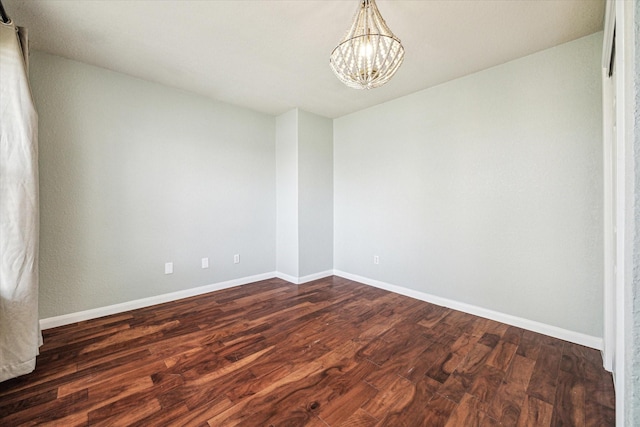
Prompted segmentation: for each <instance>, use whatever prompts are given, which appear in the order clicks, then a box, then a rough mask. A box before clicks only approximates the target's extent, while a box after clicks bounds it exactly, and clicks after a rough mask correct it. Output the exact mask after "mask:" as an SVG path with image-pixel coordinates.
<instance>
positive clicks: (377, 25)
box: [329, 0, 404, 89]
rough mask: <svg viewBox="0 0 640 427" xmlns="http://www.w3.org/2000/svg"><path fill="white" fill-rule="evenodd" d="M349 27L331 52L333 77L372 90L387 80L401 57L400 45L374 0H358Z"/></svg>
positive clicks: (402, 54) (396, 67)
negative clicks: (358, 2) (334, 74)
mask: <svg viewBox="0 0 640 427" xmlns="http://www.w3.org/2000/svg"><path fill="white" fill-rule="evenodd" d="M359 1H360V7H359V8H358V12H357V13H356V16H355V18H354V21H353V25H352V26H351V29H350V30H349V32H348V33H347V35H346V36H345V37H344V39H343V40H342V41H341V42H340V44H339V45H338V46H337V47H336V48H335V49H333V52H331V58H330V60H329V64H330V66H331V69H332V70H333V72H334V73H336V76H338V78H339V79H340V81H342V82H343V83H344V84H346V85H347V86H349V87H352V88H354V89H373V88H376V87H380V86H382V85H383V84H385V83H386V82H388V81H389V80H390V79H391V77H393V75H394V74H395V73H396V71H398V68H399V67H400V64H402V60H403V59H404V47H402V44H401V43H400V39H399V38H397V37H396V36H394V35H393V33H392V32H391V30H390V29H389V27H387V24H386V23H385V22H384V19H383V18H382V15H380V11H379V10H378V7H377V6H376V2H375V0H359Z"/></svg>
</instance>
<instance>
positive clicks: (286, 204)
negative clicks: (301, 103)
mask: <svg viewBox="0 0 640 427" xmlns="http://www.w3.org/2000/svg"><path fill="white" fill-rule="evenodd" d="M276 185H277V190H276V197H277V206H278V207H277V215H276V218H277V219H276V221H277V226H276V233H277V234H276V235H277V238H276V240H277V243H276V248H277V258H276V267H277V270H278V272H280V273H284V274H287V275H289V276H292V277H298V270H299V265H298V264H299V262H298V258H299V251H298V110H291V111H288V112H286V113H284V114H282V115H280V116H278V117H277V118H276Z"/></svg>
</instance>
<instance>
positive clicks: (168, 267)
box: [164, 262, 173, 274]
mask: <svg viewBox="0 0 640 427" xmlns="http://www.w3.org/2000/svg"><path fill="white" fill-rule="evenodd" d="M164 274H173V263H172V262H165V263H164Z"/></svg>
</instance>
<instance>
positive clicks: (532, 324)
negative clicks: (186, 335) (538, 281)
mask: <svg viewBox="0 0 640 427" xmlns="http://www.w3.org/2000/svg"><path fill="white" fill-rule="evenodd" d="M332 275H336V276H340V277H344V278H345V279H349V280H353V281H356V282H360V283H364V284H366V285H370V286H374V287H376V288H380V289H384V290H387V291H390V292H394V293H397V294H400V295H405V296H408V297H411V298H416V299H419V300H421V301H426V302H429V303H432V304H436V305H441V306H444V307H448V308H452V309H454V310H459V311H463V312H465V313H469V314H473V315H476V316H480V317H485V318H487V319H491V320H495V321H497V322H502V323H506V324H508V325H512V326H517V327H519V328H524V329H528V330H530V331H534V332H538V333H541V334H544V335H549V336H552V337H555V338H559V339H562V340H565V341H569V342H573V343H576V344H580V345H584V346H587V347H591V348H595V349H598V350H602V346H603V340H602V338H598V337H593V336H590V335H586V334H582V333H579V332H574V331H570V330H567V329H563V328H559V327H557V326H551V325H547V324H545V323H541V322H536V321H534V320H528V319H524V318H521V317H517V316H512V315H510V314H505V313H500V312H497V311H493V310H489V309H486V308H482V307H478V306H475V305H471V304H466V303H463V302H459V301H455V300H451V299H448V298H442V297H438V296H435V295H431V294H427V293H424V292H420V291H416V290H413V289H409V288H405V287H402V286H396V285H392V284H390V283H386V282H381V281H379V280H374V279H369V278H367V277H363V276H358V275H356V274H351V273H346V272H344V271H340V270H327V271H323V272H320V273H315V274H310V275H308V276H302V277H294V276H290V275H288V274H284V273H280V272H270V273H263V274H258V275H255V276H248V277H242V278H239V279H233V280H228V281H226V282H220V283H214V284H211V285H206V286H200V287H197V288H192V289H185V290H182V291H177V292H171V293H168V294H162V295H157V296H153V297H149V298H142V299H138V300H134V301H127V302H123V303H120V304H114V305H109V306H106V307H98V308H94V309H91V310H84V311H79V312H76V313H69V314H64V315H62V316H55V317H49V318H46V319H41V320H40V328H41V329H43V330H44V329H50V328H55V327H58V326H64V325H69V324H71V323H76V322H82V321H84V320H90V319H95V318H98V317H103V316H109V315H111V314H117V313H122V312H125V311H129V310H135V309H138V308H144V307H149V306H152V305H156V304H162V303H165V302H170V301H176V300H179V299H183V298H188V297H192V296H195V295H202V294H206V293H209V292H213V291H219V290H222V289H227V288H232V287H234V286H240V285H246V284H248V283H253V282H258V281H260V280H267V279H272V278H274V277H278V278H280V279H282V280H286V281H287V282H291V283H294V284H303V283H307V282H311V281H313V280H318V279H322V278H325V277H329V276H332Z"/></svg>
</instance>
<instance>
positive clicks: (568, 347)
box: [0, 277, 615, 427]
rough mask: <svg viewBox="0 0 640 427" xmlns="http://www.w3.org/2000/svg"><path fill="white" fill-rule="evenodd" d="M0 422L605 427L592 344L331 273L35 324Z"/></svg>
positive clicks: (2, 389)
mask: <svg viewBox="0 0 640 427" xmlns="http://www.w3.org/2000/svg"><path fill="white" fill-rule="evenodd" d="M43 335H44V339H45V345H44V346H43V347H42V352H41V355H40V356H39V357H38V359H37V366H36V370H35V371H34V372H33V373H31V374H28V375H25V376H23V377H21V378H16V379H12V380H8V381H5V382H3V383H0V425H2V426H3V427H4V426H11V427H13V426H23V425H24V426H26V425H50V426H63V427H68V426H87V425H91V426H93V425H109V426H118V425H123V426H124V425H126V426H145V427H146V426H155V425H158V426H164V425H171V426H172V425H179V426H198V427H202V426H210V427H220V426H235V425H242V426H250V427H251V426H270V425H273V426H303V425H306V426H310V427H336V426H348V427H355V426H362V427H370V426H392V427H399V426H407V427H409V426H410V427H414V426H429V427H431V426H445V425H448V426H465V427H466V426H472V425H477V426H484V427H489V426H499V425H502V426H514V425H518V426H531V427H538V426H551V425H575V426H585V427H587V426H588V427H591V426H599V427H600V426H605V427H608V426H615V395H614V390H613V382H612V378H611V374H609V373H608V372H606V371H604V369H603V368H602V360H601V357H600V354H599V352H598V351H597V350H594V349H590V348H587V347H583V346H580V345H577V344H572V343H568V342H566V341H562V340H559V339H555V338H552V337H548V336H545V335H541V334H538V333H535V332H531V331H527V330H523V329H521V328H517V327H514V326H509V325H506V324H503V323H500V322H496V321H494V320H490V319H484V318H480V317H477V316H473V315H470V314H467V313H462V312H458V311H455V310H451V309H449V308H445V307H440V306H436V305H433V304H429V303H426V302H423V301H419V300H415V299H412V298H408V297H405V296H402V295H398V294H394V293H391V292H388V291H385V290H382V289H378V288H374V287H370V286H366V285H363V284H360V283H357V282H353V281H351V280H348V279H344V278H339V277H328V278H325V279H319V280H316V281H313V282H310V283H308V284H305V285H300V286H298V285H293V284H290V283H287V282H285V281H283V280H281V279H269V280H263V281H260V282H256V283H253V284H249V285H244V286H239V287H234V288H228V289H224V290H221V291H217V292H212V293H209V294H204V295H198V296H194V297H189V298H185V299H183V300H179V301H174V302H169V303H165V304H160V305H158V306H154V307H145V308H142V309H139V310H133V311H130V312H127V313H120V314H117V315H112V316H107V317H104V318H100V319H94V320H89V321H84V322H79V323H75V324H72V325H67V326H63V327H60V328H55V329H51V330H47V331H44V334H43Z"/></svg>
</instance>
